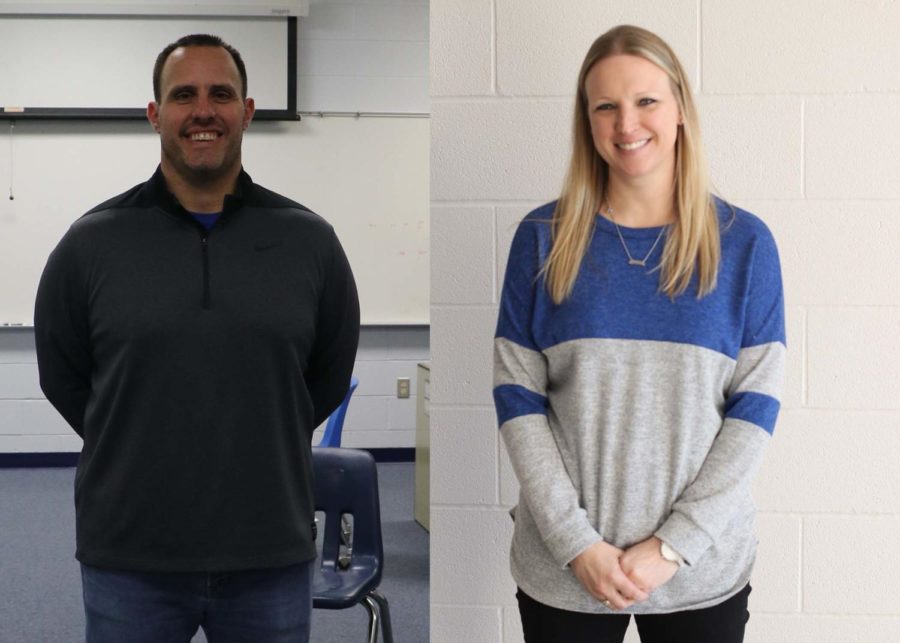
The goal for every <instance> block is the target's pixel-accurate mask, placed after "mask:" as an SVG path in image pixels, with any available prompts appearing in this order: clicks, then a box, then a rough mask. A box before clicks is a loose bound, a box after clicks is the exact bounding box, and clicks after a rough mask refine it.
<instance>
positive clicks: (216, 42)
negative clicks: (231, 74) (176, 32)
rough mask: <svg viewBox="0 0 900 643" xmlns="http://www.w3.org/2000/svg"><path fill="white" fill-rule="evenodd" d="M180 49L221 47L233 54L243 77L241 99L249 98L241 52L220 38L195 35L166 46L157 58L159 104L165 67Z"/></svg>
mask: <svg viewBox="0 0 900 643" xmlns="http://www.w3.org/2000/svg"><path fill="white" fill-rule="evenodd" d="M179 47H221V48H222V49H224V50H225V51H227V52H228V53H229V54H231V58H232V59H233V60H234V64H235V65H237V69H238V74H240V76H241V98H247V68H246V67H245V66H244V59H243V58H241V54H240V52H239V51H238V50H237V49H235V48H234V47H232V46H231V45H229V44H228V43H227V42H225V41H224V40H222V39H221V38H219V37H218V36H211V35H209V34H202V33H195V34H191V35H189V36H183V37H181V38H179V39H178V40H176V41H175V42H173V43H172V44H170V45H168V46H166V48H165V49H163V50H162V51H161V52H159V56H157V57H156V64H154V65H153V98H154V100H156V102H157V103H158V102H159V101H160V98H161V96H160V94H161V89H160V79H161V77H162V70H163V67H164V66H165V64H166V61H167V60H168V59H169V55H170V54H171V53H172V52H173V51H175V50H176V49H178V48H179Z"/></svg>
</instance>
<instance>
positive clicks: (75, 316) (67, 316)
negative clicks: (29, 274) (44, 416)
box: [34, 231, 92, 437]
mask: <svg viewBox="0 0 900 643" xmlns="http://www.w3.org/2000/svg"><path fill="white" fill-rule="evenodd" d="M74 245H75V240H74V238H73V235H72V233H71V231H70V232H69V233H67V234H66V235H65V236H64V237H63V239H62V241H60V242H59V245H57V247H56V249H55V250H54V251H53V252H52V253H51V254H50V257H49V259H48V260H47V265H46V267H45V268H44V272H43V274H42V275H41V280H40V283H39V284H38V291H37V299H36V301H35V306H34V339H35V348H36V350H37V362H38V370H39V373H40V383H41V389H42V390H43V391H44V395H46V396H47V400H48V401H49V402H50V403H51V404H52V405H53V406H54V407H55V408H56V410H57V411H59V413H60V415H62V416H63V418H64V419H65V420H66V422H68V423H69V425H70V426H71V427H72V428H73V429H74V430H75V432H76V433H77V434H78V435H80V436H81V437H84V412H85V409H86V407H87V402H88V398H89V397H90V393H91V372H92V359H91V346H90V331H89V326H88V298H87V289H86V286H85V284H84V282H83V281H82V278H81V277H80V275H81V274H83V272H84V270H83V269H81V268H82V267H81V266H79V265H78V262H77V260H76V257H75V247H74Z"/></svg>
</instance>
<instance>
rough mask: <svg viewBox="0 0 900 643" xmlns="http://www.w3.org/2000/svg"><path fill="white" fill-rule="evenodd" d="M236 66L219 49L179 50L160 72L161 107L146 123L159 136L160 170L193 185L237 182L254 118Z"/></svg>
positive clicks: (151, 106) (156, 105)
mask: <svg viewBox="0 0 900 643" xmlns="http://www.w3.org/2000/svg"><path fill="white" fill-rule="evenodd" d="M253 111H254V104H253V99H252V98H248V99H246V100H244V99H242V98H241V77H240V74H239V73H238V69H237V65H235V63H234V60H233V59H232V58H231V54H229V53H228V52H227V51H226V50H225V49H222V48H221V47H179V48H178V49H176V50H175V51H173V52H172V53H171V54H170V55H169V57H168V59H167V60H166V63H165V65H164V66H163V69H162V74H161V77H160V98H159V103H156V102H153V103H150V104H149V105H148V106H147V118H148V119H149V120H150V123H151V124H152V125H153V127H154V128H155V129H156V131H158V132H159V135H160V141H161V143H162V167H163V170H164V171H165V172H167V173H172V172H174V173H175V174H177V175H178V176H179V177H180V178H181V179H183V180H184V181H185V182H186V183H188V184H190V185H200V184H207V183H210V182H213V181H216V180H218V179H221V178H223V177H228V176H231V175H234V176H236V175H237V173H238V171H239V170H240V166H241V139H242V137H243V132H244V130H245V129H247V126H248V125H249V124H250V119H251V118H253Z"/></svg>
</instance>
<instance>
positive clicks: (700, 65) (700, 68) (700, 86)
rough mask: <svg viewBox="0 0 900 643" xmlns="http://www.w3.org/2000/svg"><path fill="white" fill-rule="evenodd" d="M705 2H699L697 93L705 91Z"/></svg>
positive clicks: (699, 0) (698, 0)
mask: <svg viewBox="0 0 900 643" xmlns="http://www.w3.org/2000/svg"><path fill="white" fill-rule="evenodd" d="M703 84H704V83H703V0H697V90H696V91H697V93H698V94H699V93H700V92H702V91H703Z"/></svg>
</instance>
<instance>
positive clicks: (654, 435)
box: [494, 26, 785, 643]
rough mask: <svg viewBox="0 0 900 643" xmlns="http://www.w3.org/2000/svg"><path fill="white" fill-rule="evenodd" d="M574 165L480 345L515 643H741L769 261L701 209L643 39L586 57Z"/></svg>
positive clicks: (766, 244) (649, 43)
mask: <svg viewBox="0 0 900 643" xmlns="http://www.w3.org/2000/svg"><path fill="white" fill-rule="evenodd" d="M572 149H573V152H572V157H571V160H570V164H569V172H568V175H567V177H566V181H565V184H564V186H563V189H562V194H561V196H560V198H559V200H558V201H556V202H553V203H550V204H547V205H545V206H543V207H541V208H538V209H537V210H535V211H534V212H532V213H531V214H529V215H528V216H527V217H526V218H525V219H524V221H522V222H521V223H520V225H519V228H518V230H517V231H516V234H515V238H514V239H513V242H512V247H511V249H510V253H509V261H508V263H507V272H506V278H505V281H504V285H503V294H502V297H501V304H500V317H499V321H498V323H497V333H496V338H495V344H494V400H495V405H496V409H497V416H498V420H499V423H500V433H501V436H502V438H503V440H504V443H505V445H506V447H507V452H508V453H509V457H510V461H511V462H512V465H513V469H514V470H515V473H516V476H517V477H518V479H519V483H520V502H519V505H518V507H517V508H516V509H515V527H514V532H513V542H512V551H511V558H512V561H511V569H512V573H513V577H514V579H515V581H516V583H517V585H518V587H519V591H518V594H517V596H518V600H519V609H520V613H521V618H522V626H523V630H524V633H525V640H526V642H527V643H550V642H553V641H560V640H566V641H570V642H572V643H581V642H584V643H587V642H588V641H591V642H596V641H610V642H620V641H622V637H623V636H624V634H625V630H626V628H627V627H628V623H629V619H630V617H629V616H628V615H629V614H634V615H635V617H636V621H637V625H638V630H639V632H640V635H641V640H642V641H643V642H644V643H655V642H660V641H666V640H670V636H671V632H672V631H676V630H677V631H678V632H679V635H680V637H681V639H682V640H689V641H692V642H694V643H713V642H715V643H737V642H739V641H742V640H743V635H744V626H745V624H746V621H747V617H748V613H747V596H748V594H749V592H750V586H749V579H750V572H751V570H752V567H753V561H754V557H755V546H756V540H755V537H754V535H753V531H752V524H753V506H752V503H751V501H750V497H749V486H750V483H751V480H752V477H753V475H754V472H755V470H756V467H757V465H758V463H759V460H760V457H761V453H762V451H763V448H764V446H765V444H766V443H767V442H768V437H769V435H770V434H771V432H772V430H773V428H774V424H775V418H776V416H777V413H778V409H779V402H778V397H779V391H780V384H781V378H782V372H783V364H784V352H785V346H784V316H783V303H782V291H781V273H780V268H779V264H778V255H777V251H776V249H775V245H774V241H773V240H772V236H771V234H770V233H769V231H768V229H766V227H765V225H763V223H762V222H761V221H760V220H759V219H757V218H756V217H754V216H753V215H752V214H750V213H748V212H744V211H742V210H739V209H737V208H735V207H733V206H731V205H729V204H727V203H725V202H724V201H722V200H720V199H718V198H716V197H714V196H713V195H712V194H711V193H710V190H709V186H708V179H707V174H706V169H705V164H704V161H703V155H702V153H701V148H700V136H699V128H698V123H697V114H696V110H695V108H694V105H693V101H692V98H691V90H690V87H689V86H688V83H687V78H686V75H685V73H684V71H683V69H682V67H681V65H680V63H679V62H678V60H677V58H676V57H675V54H674V53H673V51H672V50H671V49H670V48H669V46H668V45H667V44H666V43H665V42H663V41H662V40H661V39H660V38H659V37H658V36H656V35H655V34H652V33H650V32H648V31H646V30H644V29H640V28H638V27H631V26H621V27H616V28H614V29H612V30H610V31H608V32H607V33H605V34H603V35H602V36H601V37H600V38H598V39H597V40H596V41H595V42H594V44H593V45H592V46H591V48H590V50H589V51H588V53H587V56H586V57H585V60H584V63H583V64H582V67H581V72H580V74H579V77H578V93H577V98H576V102H575V116H574V141H573V146H572Z"/></svg>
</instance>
